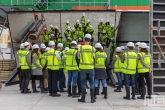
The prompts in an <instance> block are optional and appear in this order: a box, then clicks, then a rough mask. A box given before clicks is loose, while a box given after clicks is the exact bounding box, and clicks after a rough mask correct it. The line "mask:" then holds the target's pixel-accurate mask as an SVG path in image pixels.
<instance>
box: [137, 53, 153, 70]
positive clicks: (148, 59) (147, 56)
mask: <svg viewBox="0 0 165 110" xmlns="http://www.w3.org/2000/svg"><path fill="white" fill-rule="evenodd" d="M138 55H140V57H142V59H143V61H144V63H145V64H146V65H148V66H150V65H151V62H150V59H151V55H150V54H148V55H147V54H145V53H144V52H140V53H139V54H138ZM149 71H150V70H149V68H146V67H144V66H143V65H142V63H141V61H140V59H139V60H138V73H145V72H149Z"/></svg>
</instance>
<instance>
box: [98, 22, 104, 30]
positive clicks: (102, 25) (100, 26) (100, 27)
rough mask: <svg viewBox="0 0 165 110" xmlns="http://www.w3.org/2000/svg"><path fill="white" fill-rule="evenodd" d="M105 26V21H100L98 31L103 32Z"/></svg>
mask: <svg viewBox="0 0 165 110" xmlns="http://www.w3.org/2000/svg"><path fill="white" fill-rule="evenodd" d="M104 26H105V24H104V23H102V24H101V23H99V24H98V32H102V31H103V29H104Z"/></svg>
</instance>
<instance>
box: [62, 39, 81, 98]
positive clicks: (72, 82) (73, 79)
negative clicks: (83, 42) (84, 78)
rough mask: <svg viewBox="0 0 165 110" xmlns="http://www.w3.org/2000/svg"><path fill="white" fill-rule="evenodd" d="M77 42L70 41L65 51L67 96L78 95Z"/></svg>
mask: <svg viewBox="0 0 165 110" xmlns="http://www.w3.org/2000/svg"><path fill="white" fill-rule="evenodd" d="M76 46H77V42H76V41H72V42H71V48H70V49H69V50H68V51H67V52H66V53H65V65H66V70H68V83H67V85H68V97H70V96H72V97H73V98H74V97H80V95H77V93H76V90H77V78H78V70H79V68H78V65H77V60H76V59H77V57H76V56H77V50H76ZM71 91H72V92H71Z"/></svg>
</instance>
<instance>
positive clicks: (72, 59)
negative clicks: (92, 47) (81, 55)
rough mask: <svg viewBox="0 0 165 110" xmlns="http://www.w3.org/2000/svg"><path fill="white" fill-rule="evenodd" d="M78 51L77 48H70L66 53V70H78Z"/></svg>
mask: <svg viewBox="0 0 165 110" xmlns="http://www.w3.org/2000/svg"><path fill="white" fill-rule="evenodd" d="M76 53H77V50H75V49H69V50H67V52H66V53H65V58H66V59H65V66H66V70H78V69H79V68H78V65H77V62H76Z"/></svg>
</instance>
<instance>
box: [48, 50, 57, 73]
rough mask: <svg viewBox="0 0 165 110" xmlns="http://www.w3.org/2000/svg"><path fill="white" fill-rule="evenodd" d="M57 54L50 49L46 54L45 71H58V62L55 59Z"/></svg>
mask: <svg viewBox="0 0 165 110" xmlns="http://www.w3.org/2000/svg"><path fill="white" fill-rule="evenodd" d="M56 54H57V52H56V51H55V50H54V49H50V50H48V51H47V53H46V59H47V69H50V70H59V61H58V58H57V57H56Z"/></svg>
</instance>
